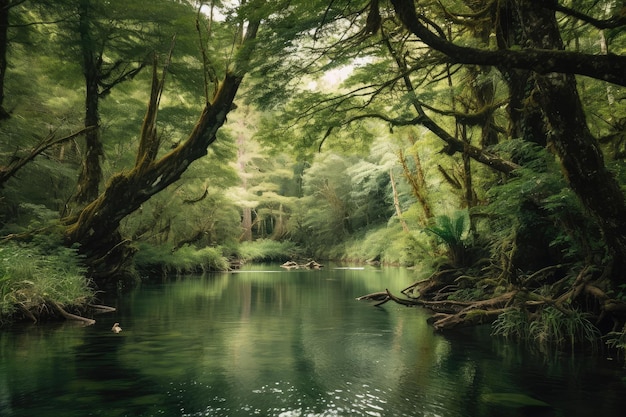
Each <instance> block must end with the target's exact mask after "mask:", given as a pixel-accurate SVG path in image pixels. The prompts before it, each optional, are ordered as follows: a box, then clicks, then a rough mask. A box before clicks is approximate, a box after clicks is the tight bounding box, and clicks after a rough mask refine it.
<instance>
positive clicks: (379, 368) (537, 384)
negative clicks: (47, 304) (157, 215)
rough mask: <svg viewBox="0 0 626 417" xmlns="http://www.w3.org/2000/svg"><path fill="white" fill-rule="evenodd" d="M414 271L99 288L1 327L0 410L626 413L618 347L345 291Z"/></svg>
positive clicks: (275, 273) (374, 287) (12, 414)
mask: <svg viewBox="0 0 626 417" xmlns="http://www.w3.org/2000/svg"><path fill="white" fill-rule="evenodd" d="M413 279H414V278H413V276H412V273H411V272H410V271H407V270H403V269H394V268H384V269H376V268H365V269H362V270H359V269H335V268H333V267H329V268H326V269H324V270H321V271H302V270H295V271H286V270H283V269H281V268H279V267H278V266H258V265H257V266H249V267H247V268H245V269H244V270H241V271H239V272H237V273H230V274H226V273H225V274H211V275H206V276H202V277H185V278H180V279H177V280H171V281H168V282H162V283H152V284H144V285H143V286H142V287H141V288H138V289H136V290H134V291H132V292H131V293H128V294H123V295H120V296H119V297H114V296H112V295H106V294H105V295H104V301H105V303H107V304H109V305H114V306H115V307H117V309H118V310H117V311H116V312H115V313H110V314H105V315H100V316H97V317H96V319H97V322H96V324H95V325H93V326H89V327H80V326H77V325H72V324H70V323H62V324H39V325H26V326H24V325H21V326H15V327H11V328H8V329H6V328H5V329H2V330H0V416H2V417H27V416H28V417H31V416H32V417H35V416H36V417H48V416H55V417H56V416H62V417H85V416H111V417H118V416H172V417H178V416H180V417H183V416H184V417H195V416H198V417H200V416H282V417H293V416H433V417H434V416H441V417H457V416H458V417H461V416H463V417H491V416H524V415H529V416H537V415H543V416H563V417H565V416H567V417H574V416H603V417H611V416H618V415H620V416H621V415H624V414H623V412H624V410H626V371H625V369H624V367H623V366H622V365H621V364H620V363H619V361H617V360H608V359H607V358H605V357H604V356H603V355H598V356H597V357H594V358H590V357H584V356H581V355H579V356H576V357H574V358H572V357H570V356H565V355H564V356H561V357H557V356H555V355H552V357H550V358H549V359H546V358H544V357H541V356H539V355H534V354H531V353H529V352H527V351H525V350H524V349H521V348H519V347H517V346H516V345H514V344H507V343H503V342H501V341H494V340H492V339H491V338H490V337H489V336H488V332H489V330H488V329H484V330H483V331H476V330H471V331H469V330H468V331H465V332H462V333H455V334H454V335H449V334H443V335H442V334H438V333H434V332H433V330H432V329H431V328H430V327H429V326H428V325H427V324H426V318H427V316H428V315H427V312H425V311H422V310H420V309H414V308H405V307H401V306H398V305H394V304H391V303H387V304H385V305H384V306H383V307H382V308H377V307H373V306H372V305H371V304H369V303H364V302H358V301H356V300H355V297H358V296H360V295H364V294H366V293H370V292H374V291H380V290H383V289H385V288H389V289H390V290H392V291H394V292H396V293H397V292H398V291H399V290H400V289H402V288H404V287H406V286H408V285H409V284H411V283H412V282H413ZM114 322H119V323H120V326H121V327H122V328H123V331H122V332H121V333H119V334H115V333H113V332H111V326H112V325H113V323H114Z"/></svg>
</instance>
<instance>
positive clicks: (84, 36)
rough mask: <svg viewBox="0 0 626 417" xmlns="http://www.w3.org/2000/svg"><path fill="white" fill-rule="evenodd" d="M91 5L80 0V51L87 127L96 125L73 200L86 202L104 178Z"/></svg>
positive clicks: (87, 143)
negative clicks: (101, 163)
mask: <svg viewBox="0 0 626 417" xmlns="http://www.w3.org/2000/svg"><path fill="white" fill-rule="evenodd" d="M91 13H92V11H91V5H90V4H89V0H81V1H80V4H79V10H78V14H79V16H78V17H79V35H80V40H81V43H80V44H81V52H82V55H83V75H84V77H85V119H84V123H85V127H91V126H94V127H95V128H94V129H92V130H90V131H89V132H87V134H86V135H85V154H84V156H83V161H82V166H81V171H80V175H79V177H78V184H77V186H76V187H77V189H76V194H75V195H74V200H75V201H76V202H77V203H78V204H79V205H83V204H86V203H88V202H90V201H93V200H95V199H96V197H98V192H99V187H100V181H101V180H102V167H101V166H100V162H101V158H102V157H103V156H104V150H103V147H102V142H101V141H100V114H99V110H98V105H99V101H100V96H99V83H100V69H101V66H102V57H101V56H96V53H95V44H94V40H93V39H92V36H91V29H90V27H89V22H90V19H91V16H90V14H91Z"/></svg>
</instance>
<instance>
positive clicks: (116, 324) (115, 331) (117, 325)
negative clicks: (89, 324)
mask: <svg viewBox="0 0 626 417" xmlns="http://www.w3.org/2000/svg"><path fill="white" fill-rule="evenodd" d="M111 331H112V332H113V333H119V332H121V331H122V328H121V327H120V324H119V323H115V324H114V325H113V327H111Z"/></svg>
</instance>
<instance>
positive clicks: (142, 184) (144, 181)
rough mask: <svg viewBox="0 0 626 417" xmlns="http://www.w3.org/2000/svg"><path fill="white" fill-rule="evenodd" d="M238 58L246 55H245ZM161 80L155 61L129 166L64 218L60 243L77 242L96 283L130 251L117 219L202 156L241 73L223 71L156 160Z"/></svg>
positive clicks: (252, 27)
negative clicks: (188, 128)
mask: <svg viewBox="0 0 626 417" xmlns="http://www.w3.org/2000/svg"><path fill="white" fill-rule="evenodd" d="M257 29H258V23H249V25H248V30H247V35H246V38H245V39H244V43H245V42H246V41H248V42H249V41H251V40H252V39H253V38H254V37H255V36H256V31H257ZM242 49H244V48H242ZM246 52H248V53H249V52H250V50H249V49H247V50H246ZM243 59H246V58H245V56H244V57H243ZM241 67H243V65H242V66H241ZM163 79H164V75H163V77H161V78H160V79H159V76H158V74H157V70H156V64H155V67H154V74H153V83H152V93H151V98H150V103H149V106H148V110H147V112H146V116H145V119H144V122H143V126H142V129H141V137H140V143H139V148H138V151H137V158H136V161H135V166H134V167H133V169H132V170H130V171H128V172H120V173H117V174H116V175H114V176H113V177H112V178H111V179H110V180H109V181H108V183H107V185H106V186H105V189H104V191H103V192H102V193H101V194H100V195H99V196H98V197H97V198H96V199H95V200H93V201H92V202H91V203H89V204H88V205H87V206H86V207H85V208H84V209H83V210H82V211H81V212H80V213H79V214H78V215H77V216H74V217H73V218H71V219H67V220H66V224H67V228H66V231H65V239H66V242H67V243H68V244H72V243H79V244H80V250H81V252H82V253H83V254H84V255H86V259H87V263H88V265H89V267H90V269H91V275H92V277H93V278H94V279H95V280H96V281H97V282H99V283H102V282H106V281H107V280H110V279H111V278H112V275H113V274H118V273H119V270H120V268H123V267H124V266H126V265H127V263H128V262H129V261H130V259H131V258H132V250H131V249H130V248H129V246H128V245H127V241H125V240H124V239H123V238H122V236H121V235H120V233H119V231H118V227H119V225H120V221H121V220H122V219H123V218H125V217H126V216H127V215H129V214H131V213H133V212H134V211H135V210H137V209H138V208H139V207H140V206H141V204H142V203H144V202H145V201H147V200H148V199H149V198H150V197H152V196H153V195H155V194H157V193H159V192H160V191H162V190H163V189H165V188H166V187H167V186H169V185H170V184H172V183H174V182H175V181H177V180H178V179H179V178H180V176H181V175H182V174H183V173H184V172H185V171H186V169H187V168H188V167H189V165H190V164H191V163H192V162H193V161H195V160H196V159H199V158H201V157H203V156H205V155H206V154H207V148H208V146H209V145H211V143H213V142H214V141H215V139H216V135H217V132H218V130H219V129H220V128H221V127H222V125H223V124H224V123H225V122H226V116H227V115H228V113H229V112H230V110H231V109H232V107H233V101H234V99H235V95H236V93H237V90H238V88H239V85H240V83H241V81H242V79H243V72H242V71H241V69H240V67H239V66H236V67H235V69H234V70H232V71H231V72H229V73H227V74H226V75H225V77H224V79H223V80H222V82H221V83H220V85H219V88H218V90H217V91H216V93H215V95H214V96H213V99H212V100H211V101H210V102H207V103H206V105H205V106H204V109H203V110H202V113H201V115H200V117H199V119H198V121H197V123H196V125H195V127H194V129H193V130H192V132H191V133H190V135H189V137H188V138H187V139H186V140H185V141H184V142H182V143H181V145H179V146H178V147H176V148H175V149H173V150H171V151H170V152H168V153H167V154H165V155H163V156H162V157H161V158H159V159H157V153H158V150H159V137H158V134H157V128H156V120H157V111H158V107H159V102H160V97H161V93H162V90H163V81H164V80H163Z"/></svg>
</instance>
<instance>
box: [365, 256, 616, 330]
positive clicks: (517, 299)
mask: <svg viewBox="0 0 626 417" xmlns="http://www.w3.org/2000/svg"><path fill="white" fill-rule="evenodd" d="M561 267H562V265H555V266H553V267H547V268H543V269H542V270H540V271H537V272H535V273H534V274H532V275H530V276H529V277H528V278H527V279H525V280H523V281H521V282H522V283H523V284H521V283H520V284H517V285H513V284H511V283H509V284H508V285H506V286H502V285H500V288H505V287H506V288H508V291H506V292H500V293H499V294H497V295H494V296H492V297H491V298H487V299H481V300H476V301H457V300H451V299H448V298H449V296H450V295H451V294H452V293H454V292H455V291H456V290H458V289H459V288H460V287H461V288H468V286H469V288H478V287H480V286H482V285H484V284H485V283H489V286H490V287H491V288H495V286H494V285H493V284H491V282H492V281H493V280H492V279H489V278H474V277H470V276H466V275H463V274H462V273H461V271H459V270H452V269H447V270H441V271H437V272H435V273H434V274H432V275H431V276H430V277H429V278H428V279H426V280H423V281H419V282H416V283H414V284H412V285H410V286H409V287H407V288H405V289H403V290H402V291H401V293H402V294H403V295H405V297H407V298H399V297H396V296H394V295H393V294H392V293H391V292H390V291H389V290H388V289H387V290H385V291H380V292H375V293H371V294H367V295H364V296H362V297H358V298H357V300H366V301H367V300H369V301H376V303H375V304H374V305H375V306H381V305H383V304H385V303H387V302H388V301H393V302H395V303H397V304H401V305H405V306H421V307H424V308H427V309H429V310H430V311H432V312H433V316H432V317H431V318H430V319H429V323H431V324H432V325H433V327H434V328H435V329H436V330H446V329H452V328H456V327H463V326H472V325H476V324H483V323H491V322H493V321H494V320H496V319H497V318H498V316H499V315H500V314H502V313H504V312H506V311H507V310H509V309H512V308H521V309H524V310H525V311H527V312H528V313H529V314H531V315H533V314H536V312H538V311H540V310H541V309H542V308H544V307H553V308H555V309H557V310H559V311H560V312H561V313H563V314H564V315H566V316H571V315H573V314H575V313H576V311H577V310H578V311H580V310H582V311H585V312H587V313H589V314H590V317H595V320H596V325H598V326H599V327H603V328H605V330H604V331H605V332H606V331H618V330H619V329H622V328H623V327H624V325H625V324H624V323H625V322H626V303H624V302H623V301H621V300H619V299H615V298H611V297H610V296H609V295H608V294H607V292H606V290H605V289H604V287H603V286H602V284H601V283H602V281H603V280H602V277H600V278H598V277H597V276H594V274H592V273H591V268H583V269H582V270H581V271H580V272H579V273H578V274H577V276H576V279H575V280H574V282H573V283H568V282H571V281H568V280H567V277H566V278H562V279H558V280H555V281H554V282H551V283H549V284H550V285H548V283H547V282H544V281H545V277H547V276H548V274H551V273H552V272H553V271H554V270H556V269H559V268H561ZM461 281H463V282H461ZM465 281H467V282H465ZM539 282H541V284H537V285H536V286H533V288H528V287H527V285H524V284H530V283H539ZM540 287H542V288H550V289H551V294H547V295H542V294H540V293H539V292H537V291H535V290H536V289H538V288H540ZM611 320H612V321H611ZM607 323H608V326H607ZM607 327H612V330H611V329H610V328H607Z"/></svg>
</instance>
